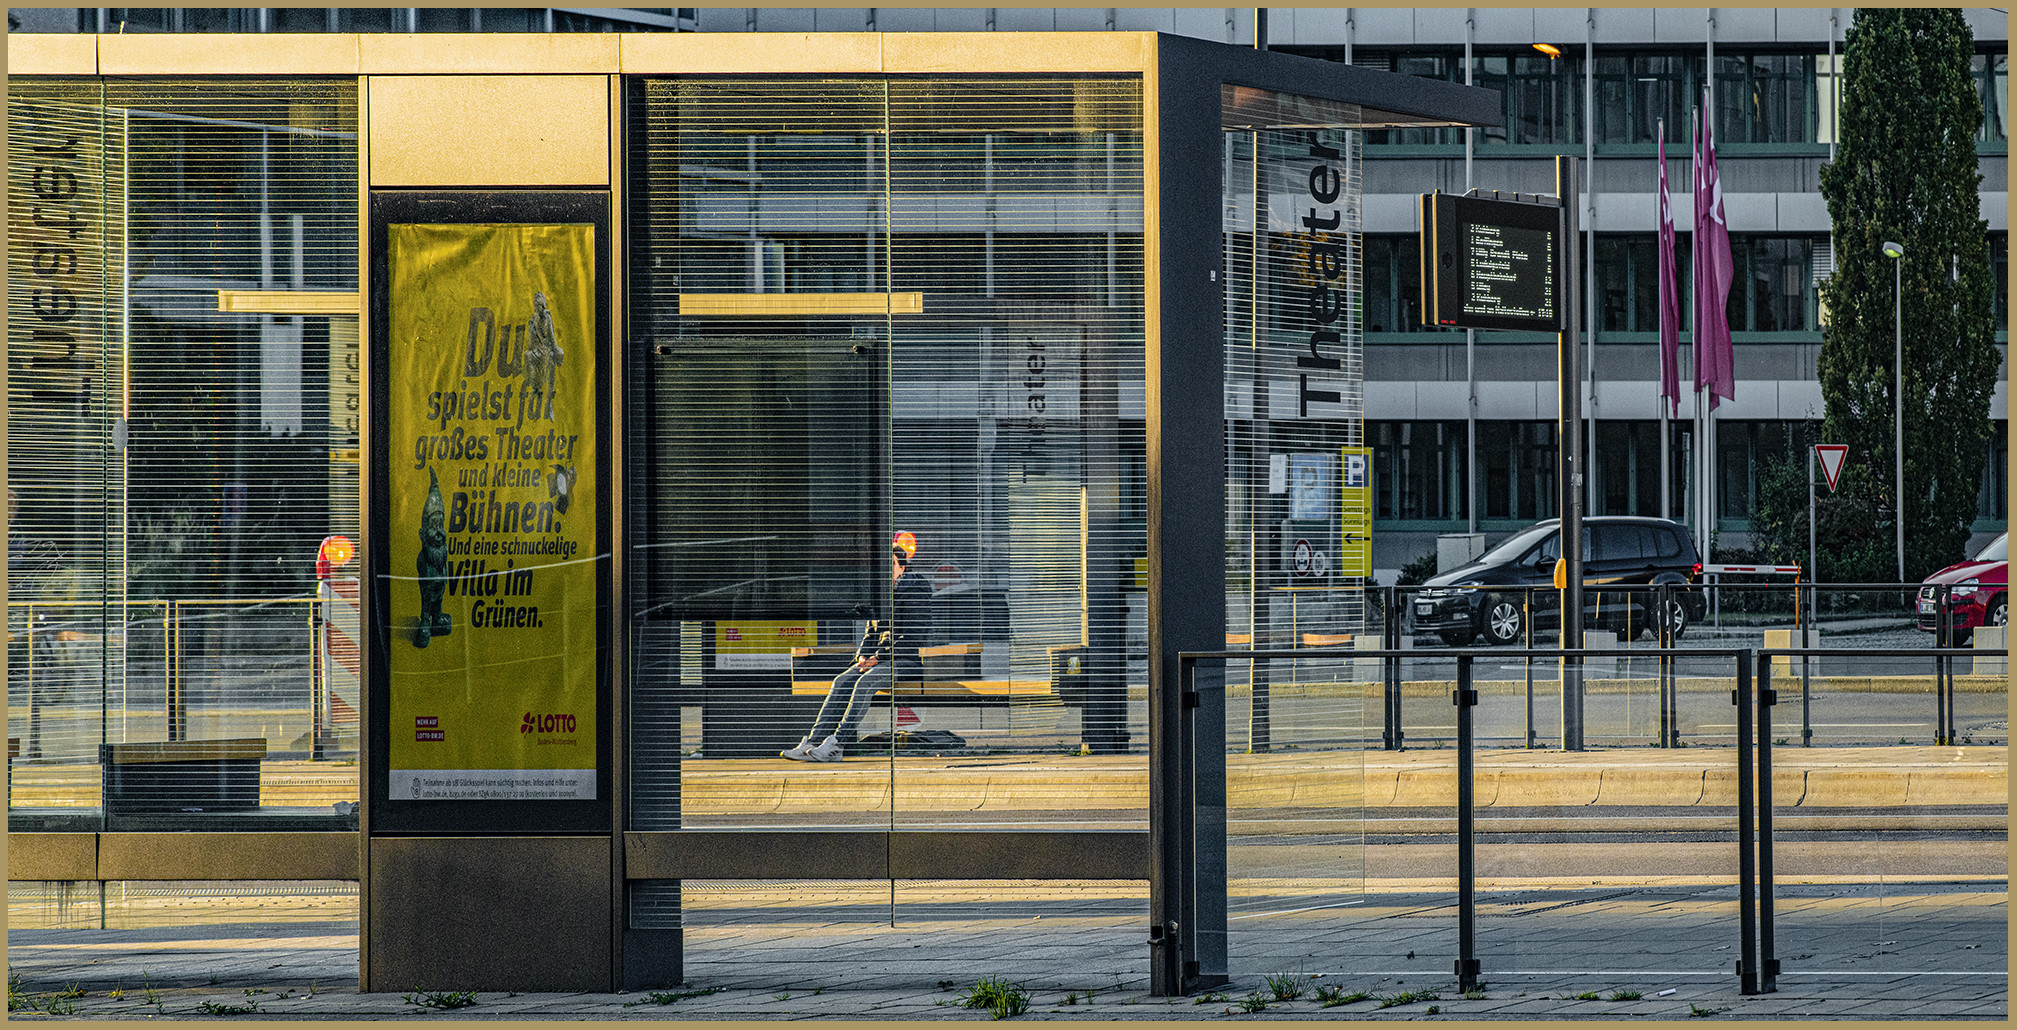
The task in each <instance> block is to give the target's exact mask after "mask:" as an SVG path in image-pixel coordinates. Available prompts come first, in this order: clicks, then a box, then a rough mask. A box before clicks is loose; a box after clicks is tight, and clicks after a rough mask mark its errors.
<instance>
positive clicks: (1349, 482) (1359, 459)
mask: <svg viewBox="0 0 2017 1030" xmlns="http://www.w3.org/2000/svg"><path fill="white" fill-rule="evenodd" d="M1370 465H1371V462H1370V461H1368V460H1367V456H1366V455H1364V454H1355V453H1353V451H1352V450H1351V449H1350V448H1347V449H1346V450H1345V453H1344V487H1345V489H1347V490H1353V489H1364V488H1365V486H1366V476H1367V473H1368V471H1369V468H1370Z"/></svg>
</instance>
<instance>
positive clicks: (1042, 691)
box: [791, 643, 1082, 706]
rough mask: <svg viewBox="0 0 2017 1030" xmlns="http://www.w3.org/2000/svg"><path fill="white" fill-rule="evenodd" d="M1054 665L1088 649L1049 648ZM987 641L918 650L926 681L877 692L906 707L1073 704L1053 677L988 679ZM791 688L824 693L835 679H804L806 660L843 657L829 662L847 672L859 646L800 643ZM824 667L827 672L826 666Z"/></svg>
mask: <svg viewBox="0 0 2017 1030" xmlns="http://www.w3.org/2000/svg"><path fill="white" fill-rule="evenodd" d="M1048 650H1049V652H1050V654H1051V656H1052V664H1053V665H1055V664H1056V659H1057V657H1058V656H1059V655H1063V654H1067V653H1068V652H1071V651H1077V650H1082V647H1081V645H1078V644H1068V645H1064V646H1062V647H1053V648H1049V649H1048ZM980 653H981V645H979V644H972V643H961V644H938V645H935V646H932V647H920V648H918V649H917V656H918V664H919V665H920V666H922V667H923V670H924V676H925V678H924V679H922V680H899V681H897V683H896V684H895V686H894V688H893V689H883V690H878V691H876V693H877V695H879V696H882V697H892V698H893V699H894V700H896V701H900V702H902V703H903V704H904V705H906V706H910V705H920V704H950V705H1006V704H1011V703H1017V704H1045V705H1055V704H1069V703H1070V702H1068V701H1065V700H1063V699H1061V698H1060V697H1059V696H1058V695H1057V693H1056V692H1055V691H1054V690H1053V689H1052V684H1051V681H1050V680H1047V679H1042V680H1027V679H1026V680H1016V679H1008V680H990V679H982V678H981V673H980ZM791 654H792V672H793V674H794V675H793V677H792V681H791V692H792V695H793V696H795V697H824V696H825V695H826V692H827V690H828V689H830V688H831V687H832V686H833V679H832V677H828V678H826V679H801V678H799V674H800V673H801V671H802V670H805V671H809V667H810V666H811V665H812V664H813V663H811V662H801V659H810V658H814V657H820V656H827V657H831V656H839V657H840V659H841V661H839V662H829V663H826V664H830V665H831V666H832V668H833V670H834V672H833V675H834V676H838V675H840V674H841V672H842V671H844V670H845V669H846V668H847V666H848V664H849V662H850V661H851V660H852V657H853V655H854V648H851V647H845V646H830V647H797V648H793V649H792V652H791ZM821 671H824V670H821Z"/></svg>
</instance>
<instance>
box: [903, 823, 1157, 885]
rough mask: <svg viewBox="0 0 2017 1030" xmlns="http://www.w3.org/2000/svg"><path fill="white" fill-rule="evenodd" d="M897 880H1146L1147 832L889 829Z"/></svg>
mask: <svg viewBox="0 0 2017 1030" xmlns="http://www.w3.org/2000/svg"><path fill="white" fill-rule="evenodd" d="M889 875H890V876H891V877H892V878H894V879H898V880H1146V879H1148V878H1149V835H1148V831H1146V830H1143V831H1084V832H1072V831H1041V830H1038V831H1024V832H1007V833H983V832H967V831H930V832H919V833H892V834H890V844H889Z"/></svg>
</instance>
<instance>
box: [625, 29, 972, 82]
mask: <svg viewBox="0 0 2017 1030" xmlns="http://www.w3.org/2000/svg"><path fill="white" fill-rule="evenodd" d="M617 38H618V39H619V40H620V41H621V44H622V47H623V60H622V67H623V73H624V74H625V75H670V74H686V75H704V74H729V73H747V74H763V75H787V74H804V73H819V74H860V73H869V72H878V71H881V70H882V37H881V35H880V34H878V33H874V32H706V33H690V32H632V33H625V34H623V35H621V36H619V37H617ZM971 70H975V71H985V70H986V69H971Z"/></svg>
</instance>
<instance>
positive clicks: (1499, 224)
mask: <svg viewBox="0 0 2017 1030" xmlns="http://www.w3.org/2000/svg"><path fill="white" fill-rule="evenodd" d="M1561 226H1562V211H1561V208H1559V207H1556V206H1553V205H1551V204H1536V203H1519V202H1513V201H1504V200H1482V199H1478V198H1475V197H1457V196H1451V195H1449V194H1442V193H1432V194H1427V195H1425V196H1424V197H1423V198H1422V237H1423V239H1422V258H1423V264H1424V266H1425V267H1424V268H1423V269H1422V291H1423V294H1424V297H1423V304H1422V310H1423V312H1424V313H1425V314H1426V315H1427V317H1428V318H1429V319H1430V320H1431V321H1430V324H1432V325H1440V326H1455V327H1458V328H1466V329H1526V330H1535V331H1541V332H1557V333H1558V332H1561V331H1562V329H1563V325H1564V321H1563V314H1564V312H1563V310H1562V293H1561V291H1560V289H1559V284H1560V276H1559V275H1558V268H1559V265H1560V261H1561V249H1562V248H1561Z"/></svg>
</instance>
